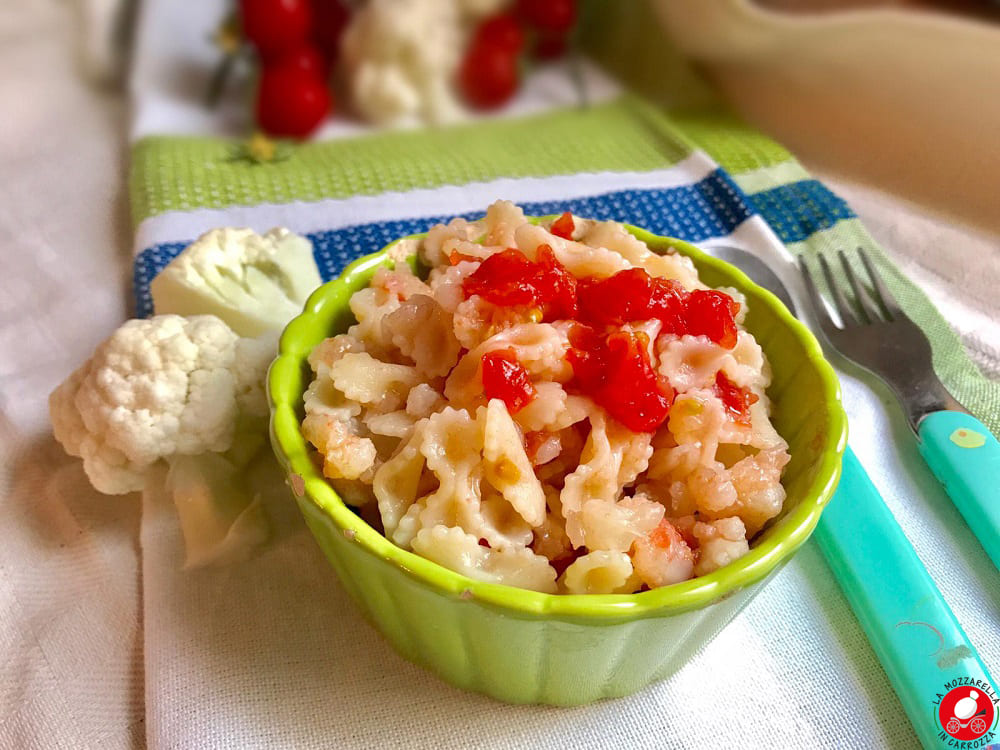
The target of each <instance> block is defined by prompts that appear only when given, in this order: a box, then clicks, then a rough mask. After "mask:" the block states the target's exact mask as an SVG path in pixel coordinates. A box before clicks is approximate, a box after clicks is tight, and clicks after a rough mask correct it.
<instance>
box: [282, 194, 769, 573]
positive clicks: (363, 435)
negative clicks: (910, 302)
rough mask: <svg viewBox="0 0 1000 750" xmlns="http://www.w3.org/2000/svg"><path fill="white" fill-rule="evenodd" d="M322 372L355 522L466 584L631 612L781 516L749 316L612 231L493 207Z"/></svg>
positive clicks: (319, 363) (326, 411) (383, 298)
mask: <svg viewBox="0 0 1000 750" xmlns="http://www.w3.org/2000/svg"><path fill="white" fill-rule="evenodd" d="M408 252H418V253H419V256H420V259H421V260H422V261H423V263H424V264H425V265H426V266H428V267H430V269H431V270H430V273H429V274H428V275H427V278H426V279H421V278H418V277H417V276H416V275H414V273H413V272H412V271H411V270H410V268H409V266H408V265H407V264H406V263H405V262H397V263H396V267H395V269H394V270H389V269H380V270H379V271H378V272H376V274H375V276H374V277H373V278H372V281H371V284H370V285H369V286H368V287H367V288H365V289H362V290H360V291H358V292H357V293H355V294H354V296H353V297H352V298H351V301H350V308H351V311H352V312H353V313H354V316H355V318H356V320H357V323H356V324H355V325H353V326H351V327H350V328H349V329H348V330H347V332H346V333H343V334H340V335H338V336H333V337H332V338H328V339H326V340H325V341H323V342H322V343H321V344H319V345H318V346H317V347H316V348H315V350H314V351H313V352H312V354H311V355H310V357H309V363H310V365H311V366H312V369H313V372H314V373H315V378H314V380H313V382H312V384H311V385H310V386H309V389H308V390H307V391H306V394H305V419H304V421H303V423H302V429H303V433H304V435H305V437H306V439H307V440H309V442H310V443H311V444H312V445H313V446H314V447H315V448H316V449H317V451H318V454H319V455H318V456H317V460H321V462H322V467H323V473H324V475H325V476H326V477H327V478H328V479H329V480H330V482H331V484H332V485H333V487H334V488H335V489H336V491H337V492H338V493H339V494H340V496H341V497H342V498H343V499H344V501H345V502H347V503H349V504H351V505H353V506H356V507H359V508H360V512H361V514H362V515H363V517H365V518H366V519H368V520H369V521H372V522H374V523H375V525H376V526H379V525H380V526H381V530H382V532H383V533H384V534H385V535H386V537H388V538H389V539H390V540H392V541H393V542H394V543H395V544H397V545H399V546H400V547H403V548H405V549H408V550H412V551H413V552H415V553H417V554H419V555H422V556H423V557H426V558H428V559H430V560H433V561H435V562H437V563H439V564H441V565H443V566H445V567H447V568H450V569H452V570H455V571H457V572H459V573H462V574H464V575H467V576H469V577H470V578H474V579H478V580H483V581H492V582H497V583H504V584H508V585H511V586H519V587H523V588H527V589H534V590H537V591H545V592H561V593H631V592H636V591H640V590H643V589H646V588H654V587H657V586H664V585H667V584H671V583H676V582H678V581H683V580H686V579H688V578H691V577H693V576H697V575H702V574H705V573H709V572H711V571H713V570H715V569H717V568H719V567H721V566H723V565H725V564H727V563H729V562H731V561H733V560H736V559H737V558H739V557H741V556H742V555H744V554H746V552H747V551H748V541H747V540H748V539H751V538H752V537H753V536H754V535H755V534H756V533H757V532H758V531H760V529H761V528H762V527H763V526H764V524H765V523H766V522H767V521H768V520H769V519H771V518H773V517H774V516H775V515H777V514H778V513H779V512H780V510H781V506H782V503H783V502H784V499H785V491H784V489H783V488H782V486H781V483H780V479H781V472H782V469H783V468H784V466H785V464H786V463H787V462H788V460H789V456H788V452H787V448H788V446H787V443H786V442H785V441H784V440H783V439H782V438H781V436H780V435H778V433H777V432H776V431H775V429H774V428H773V427H772V425H771V422H770V419H769V416H768V415H769V402H768V398H767V395H766V393H765V389H766V388H767V386H768V384H769V382H770V369H769V367H768V363H767V359H766V358H765V356H764V353H763V352H762V351H761V348H760V346H759V345H758V344H757V342H756V341H755V340H754V337H753V336H752V335H751V334H750V333H748V332H747V331H745V330H744V329H743V327H742V321H743V316H744V307H743V298H742V296H741V295H740V294H739V292H737V291H736V290H733V289H709V288H707V287H706V286H705V285H704V284H703V283H701V281H699V279H698V274H697V272H696V271H695V268H694V265H693V264H692V263H691V261H690V260H689V259H687V258H685V257H684V256H682V255H679V254H667V255H659V254H656V253H653V252H652V251H650V250H649V248H648V247H647V246H646V245H645V244H644V243H643V242H641V241H640V240H639V239H637V238H636V237H634V236H633V235H631V234H630V233H629V232H627V231H626V230H625V229H624V228H623V227H622V226H621V225H620V224H617V223H615V222H608V221H604V222H599V221H591V220H587V219H581V218H578V217H574V216H571V215H570V214H563V215H562V216H561V217H559V218H558V219H556V220H555V221H553V222H550V223H547V224H542V225H535V224H531V223H529V222H528V221H526V220H525V217H524V213H523V212H522V211H521V209H520V208H518V207H517V206H515V205H513V204H511V203H509V202H506V201H499V202H497V203H494V204H493V205H492V206H490V208H489V210H488V212H487V214H486V217H485V218H484V219H483V220H481V221H476V222H467V221H465V220H463V219H454V220H452V221H451V222H450V223H448V224H447V225H438V226H435V227H434V228H433V229H431V230H430V232H429V233H428V235H427V237H426V239H424V240H422V241H420V242H419V243H418V242H416V241H403V242H402V243H399V244H398V245H397V246H395V247H394V248H393V250H392V251H390V253H391V254H392V255H393V257H394V258H395V259H396V260H401V259H402V258H403V257H405V256H406V253H408Z"/></svg>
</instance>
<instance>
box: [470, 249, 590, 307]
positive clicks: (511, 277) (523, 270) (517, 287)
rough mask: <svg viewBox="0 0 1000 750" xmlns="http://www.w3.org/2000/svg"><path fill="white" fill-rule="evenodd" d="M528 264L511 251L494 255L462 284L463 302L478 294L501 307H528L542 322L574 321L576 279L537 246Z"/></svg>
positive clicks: (520, 255) (523, 256)
mask: <svg viewBox="0 0 1000 750" xmlns="http://www.w3.org/2000/svg"><path fill="white" fill-rule="evenodd" d="M536 254H537V257H538V260H537V261H535V262H532V261H530V260H528V258H527V257H526V256H525V255H524V253H522V252H521V251H520V250H515V249H513V248H511V249H509V250H504V251H503V252H500V253H494V254H493V255H491V256H490V257H488V258H487V259H486V260H484V261H483V262H482V264H481V265H480V266H479V268H477V269H476V270H475V271H473V272H472V273H471V274H469V275H468V276H467V277H466V278H465V281H464V282H463V283H462V291H463V292H464V294H465V296H466V298H468V297H470V296H472V295H473V294H478V295H479V296H480V297H482V298H483V299H485V300H487V301H488V302H492V303H493V304H495V305H501V306H514V305H532V306H535V307H539V308H541V310H542V312H543V316H544V318H543V319H548V320H554V319H559V318H575V317H576V313H577V307H576V277H575V276H573V274H571V273H570V272H569V271H567V270H566V269H565V268H564V267H563V265H562V264H561V263H560V262H559V261H558V259H556V257H555V254H554V253H553V252H552V248H551V247H549V246H548V245H539V247H538V249H537V251H536Z"/></svg>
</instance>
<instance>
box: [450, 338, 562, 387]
mask: <svg viewBox="0 0 1000 750" xmlns="http://www.w3.org/2000/svg"><path fill="white" fill-rule="evenodd" d="M500 349H512V350H513V351H514V356H515V357H516V358H517V361H518V362H520V363H521V366H522V367H524V369H525V370H527V371H528V373H529V374H531V375H532V376H533V377H536V378H538V379H542V380H553V381H556V382H565V381H567V380H569V379H570V377H571V376H572V373H573V370H572V367H571V366H570V364H569V362H567V361H566V352H567V351H568V349H569V337H568V335H567V333H566V331H565V330H564V329H562V328H561V327H557V326H554V325H551V324H549V323H522V324H519V325H516V326H513V327H511V328H507V329H505V330H503V331H500V332H499V333H497V334H496V335H494V336H491V337H490V338H488V339H487V340H486V341H484V342H483V343H481V344H480V345H479V346H477V347H476V348H475V349H473V350H471V351H470V352H469V353H468V354H466V355H465V356H463V357H462V358H461V359H459V361H458V365H456V366H455V369H453V370H452V371H451V374H450V375H449V376H448V379H447V381H445V387H444V394H445V396H446V397H447V398H448V400H449V401H451V402H452V403H455V404H459V405H461V406H472V405H479V404H480V403H481V402H482V392H483V379H482V360H483V355H485V354H488V353H489V352H492V351H497V350H500Z"/></svg>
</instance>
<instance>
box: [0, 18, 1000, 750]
mask: <svg viewBox="0 0 1000 750" xmlns="http://www.w3.org/2000/svg"><path fill="white" fill-rule="evenodd" d="M71 32H72V24H71V18H70V16H69V13H68V10H67V9H66V8H64V7H62V6H61V5H58V4H56V3H54V2H52V1H51V0H48V1H42V2H38V3H33V4H18V6H17V8H16V10H15V9H14V8H13V7H12V6H10V5H8V6H5V7H0V40H3V42H4V43H3V45H0V94H2V95H3V101H5V102H8V103H12V106H11V109H10V110H9V111H8V113H7V114H6V116H5V117H4V118H0V173H2V174H3V175H4V180H3V182H2V183H0V242H2V245H0V247H2V248H3V252H2V254H0V311H2V313H0V341H2V343H3V346H4V352H5V353H4V356H3V358H2V360H0V469H2V472H0V523H2V527H3V529H4V541H3V544H0V653H2V654H3V659H2V661H0V665H2V666H0V747H2V748H7V747H10V748H50V747H57V748H58V747H66V748H102V750H103V749H105V748H106V749H108V750H111V749H112V748H119V747H134V746H140V745H142V744H143V742H144V737H145V736H147V729H148V738H149V741H150V745H151V746H152V747H225V748H230V747H232V748H237V747H238V748H243V747H252V746H269V747H344V748H353V747H357V748H368V747H390V748H392V747H401V748H402V747H406V748H425V747H426V748H460V747H494V748H503V747H538V748H550V747H551V748H564V747H578V748H599V747H600V748H603V747H698V746H704V745H711V746H726V745H727V744H729V745H733V746H739V747H805V746H809V745H810V744H815V745H820V744H822V745H833V746H839V747H912V746H914V743H915V740H914V738H913V736H912V731H911V730H910V728H909V726H908V724H907V722H906V718H905V715H904V714H903V713H902V710H901V708H900V706H899V704H898V701H897V700H896V698H895V695H894V694H893V692H892V690H891V687H890V686H889V684H888V682H887V680H886V679H885V677H884V675H883V674H882V672H881V669H880V667H879V665H878V663H877V661H876V660H875V657H874V655H873V654H872V652H871V650H870V648H869V647H868V645H867V643H866V641H865V639H864V636H863V634H862V633H861V631H860V630H859V628H858V626H857V624H856V622H855V621H854V620H853V617H852V615H851V614H850V611H849V610H848V609H847V607H846V604H845V602H844V600H843V598H842V597H841V595H840V593H839V591H838V589H837V587H836V584H835V582H834V581H833V580H832V578H831V576H830V575H829V574H828V572H827V570H826V568H825V566H824V564H823V562H822V559H821V558H820V556H819V553H818V551H817V550H816V548H815V547H814V546H813V545H812V544H807V545H806V547H805V548H804V549H803V550H802V551H801V553H800V554H799V555H798V556H797V557H796V559H795V560H794V561H793V563H791V564H790V565H789V566H788V567H786V568H785V569H784V570H783V571H782V572H781V573H780V574H779V576H778V577H777V578H776V579H775V580H774V582H773V583H772V584H771V585H770V586H768V587H767V589H766V590H765V591H763V592H762V593H761V594H760V595H759V596H758V597H757V598H756V599H755V600H754V601H753V602H752V603H751V604H750V606H749V607H748V608H747V609H746V610H745V611H744V612H743V613H742V614H741V615H740V616H739V617H737V618H736V620H735V621H734V622H733V623H732V625H731V626H730V627H729V628H727V629H726V630H725V631H724V632H723V633H722V634H721V635H720V636H719V637H718V638H717V639H716V640H715V641H714V642H713V643H712V644H711V645H710V646H709V647H708V648H707V649H706V650H705V651H704V652H703V653H701V654H699V655H698V656H697V657H696V658H695V659H694V660H693V661H692V662H691V663H690V664H689V665H688V666H687V667H686V668H685V669H684V670H683V671H682V672H680V673H679V674H678V675H676V676H675V677H674V678H673V679H671V680H669V681H667V682H665V683H662V684H660V685H656V686H653V687H651V688H649V689H647V690H645V691H643V692H642V693H640V694H639V695H637V696H634V697H632V698H628V699H623V700H618V701H610V702H605V703H602V704H599V705H596V706H591V707H584V708H578V709H570V710H566V709H552V708H542V707H511V706H505V705H502V704H498V703H496V702H494V701H491V700H489V699H486V698H482V697H479V696H474V695H466V694H463V693H460V692H458V691H456V690H453V689H451V688H449V687H447V686H445V685H443V684H442V683H440V682H438V681H437V680H436V679H434V678H432V677H431V676H429V675H427V674H425V673H424V672H422V671H421V670H419V669H417V668H415V667H412V666H411V665H409V664H407V663H406V662H404V661H403V660H401V659H400V658H399V657H397V656H396V655H395V654H394V653H393V652H392V651H391V649H390V648H389V647H388V646H387V644H386V643H385V642H384V641H382V640H381V639H380V638H379V637H378V636H377V635H376V634H375V633H374V631H373V630H372V629H371V628H370V626H368V625H367V623H365V622H364V621H363V619H362V618H361V617H360V616H359V615H358V613H357V612H356V610H355V609H354V607H353V606H352V605H351V604H350V602H349V601H348V600H347V597H346V595H345V594H344V592H343V590H342V589H341V588H340V587H339V586H338V585H337V584H336V582H335V580H334V578H333V575H332V572H331V571H330V570H329V568H328V566H327V565H326V563H325V561H324V560H323V559H322V557H321V555H320V553H319V551H318V549H317V548H316V546H315V545H314V544H313V543H312V541H311V540H310V539H309V536H308V532H307V531H306V530H305V528H304V525H303V524H302V522H301V520H300V518H299V517H298V516H297V515H296V511H295V508H294V506H293V504H292V503H291V502H289V501H288V498H287V497H286V496H285V495H284V494H282V493H275V494H274V495H273V497H272V498H270V499H269V503H268V512H269V514H270V516H271V518H272V520H273V521H274V524H275V529H276V538H275V540H274V542H273V544H272V545H271V546H269V547H268V548H267V549H266V550H265V552H264V553H263V554H262V555H260V556H258V557H257V558H255V559H253V560H251V561H249V562H248V563H246V564H245V565H244V566H241V567H238V568H230V569H225V570H222V571H214V572H213V571H201V572H195V573H191V574H181V573H180V572H179V568H180V561H179V550H180V540H179V534H178V530H177V527H176V523H175V522H174V521H173V517H172V511H170V508H169V507H168V506H166V507H165V506H164V503H163V499H162V498H161V497H158V496H157V494H156V493H149V494H148V495H147V497H146V498H145V504H144V507H143V511H142V512H143V524H142V545H143V549H144V551H145V553H146V554H145V559H144V560H143V562H142V566H143V579H142V582H140V578H139V566H140V560H139V553H138V541H139V539H138V537H139V498H138V496H136V495H133V496H128V497H122V498H106V497H101V496H99V495H97V494H96V493H94V492H93V491H92V490H90V489H89V488H88V487H87V485H86V480H85V478H84V475H83V472H82V470H81V468H80V465H79V462H78V461H76V460H75V459H69V458H68V457H66V456H64V455H62V453H61V451H60V450H59V448H58V446H57V445H56V444H55V443H54V441H53V440H52V438H51V434H50V431H49V429H48V426H47V413H46V403H45V398H46V396H47V394H48V392H49V391H50V390H51V388H52V387H53V386H54V385H55V384H56V383H57V382H58V381H59V380H61V379H62V378H63V377H65V375H67V374H68V372H69V371H70V370H71V369H72V368H73V367H75V366H76V365H77V364H78V363H79V362H80V361H82V359H83V358H84V357H86V356H88V355H89V353H90V351H91V350H92V348H93V346H94V345H95V344H96V343H97V342H98V341H100V340H101V339H103V338H104V337H105V336H107V335H108V333H110V331H111V330H112V329H113V328H114V327H115V325H117V323H118V322H120V321H121V320H122V319H123V318H124V317H125V316H126V310H125V303H124V300H125V299H127V294H126V291H125V290H126V281H125V279H126V277H127V275H128V269H129V258H128V256H129V252H128V247H129V245H130V244H131V241H130V238H129V236H128V231H129V230H128V225H127V220H126V217H125V213H124V210H123V200H122V191H123V185H124V183H123V169H122V159H123V153H124V151H123V147H122V132H123V106H122V104H121V102H120V101H116V100H113V99H109V98H103V97H100V96H98V95H96V94H95V93H94V92H92V91H90V90H87V89H86V88H85V87H84V86H83V84H82V83H81V82H80V81H79V80H78V79H77V78H76V76H75V74H74V71H73V69H72V66H71V63H70V60H71V54H70V51H69V46H70V45H69V40H70V38H71ZM39 92H44V95H39ZM68 123H69V124H71V125H72V127H71V128H70V127H67V124H68ZM833 187H834V188H835V189H838V190H840V191H841V192H842V194H846V196H847V197H848V199H849V200H851V203H852V207H853V208H854V209H855V210H856V211H857V212H858V213H859V214H860V215H861V216H862V218H864V219H865V220H866V221H867V222H868V224H869V226H870V228H871V229H872V232H873V234H874V235H875V237H876V239H878V240H880V241H881V242H882V243H883V244H884V245H886V246H887V247H888V248H889V249H890V250H891V251H893V252H894V253H896V254H898V255H897V258H901V259H902V261H903V262H904V267H906V268H908V269H909V268H913V269H915V271H914V273H915V275H914V278H915V279H916V280H917V281H918V282H919V283H921V284H922V285H923V286H924V288H925V289H926V290H927V291H928V293H929V294H930V295H931V297H932V298H933V299H935V300H936V301H938V303H939V304H941V305H942V306H943V307H945V306H948V307H947V308H946V309H948V310H953V311H954V317H952V319H953V320H955V321H956V323H963V322H964V321H965V320H967V319H970V318H967V317H966V315H967V314H968V315H970V316H972V315H975V314H976V313H977V311H978V312H979V313H984V314H985V313H987V312H988V311H989V310H991V309H994V308H990V307H989V303H988V300H987V301H985V302H983V301H981V300H979V299H977V298H976V297H975V296H974V295H970V294H969V293H968V289H967V286H968V283H969V281H968V279H965V278H963V277H962V274H961V265H960V264H959V265H958V266H954V265H948V264H942V265H940V266H934V265H931V266H930V267H931V268H933V269H934V270H933V271H930V272H929V271H923V272H921V271H920V268H921V267H923V268H927V267H928V264H933V262H934V259H935V257H937V253H938V252H939V250H940V248H941V247H948V248H956V254H958V249H959V248H963V247H976V248H979V249H980V252H981V253H982V256H981V257H983V258H987V259H995V258H996V247H997V242H996V240H997V238H995V237H991V236H989V235H981V234H977V233H974V232H971V231H968V230H967V229H965V228H962V227H959V226H955V225H952V224H949V223H948V222H947V221H943V220H938V219H935V218H934V217H933V215H927V214H926V212H925V211H924V210H922V209H920V208H916V207H913V206H910V205H908V204H905V203H903V202H900V201H898V200H895V199H893V198H891V197H889V196H885V195H879V194H875V193H872V192H870V191H869V190H867V189H862V188H858V187H856V186H854V185H851V184H850V183H847V182H843V181H837V182H835V183H834V184H833ZM990 253H992V255H990ZM984 267H988V266H984ZM938 274H940V275H938ZM996 280H997V276H996V274H994V275H993V276H992V281H993V283H994V285H995V282H996ZM984 283H985V284H989V283H990V282H989V281H986V282H984ZM994 304H995V303H994ZM984 330H985V336H984V337H983V338H984V339H985V340H986V341H987V343H988V344H989V345H991V346H993V347H994V348H995V347H996V339H995V327H994V328H993V329H992V331H991V330H990V326H988V325H987V326H986V327H985V328H984ZM991 334H992V335H991ZM844 386H845V391H846V392H847V395H848V404H849V408H850V411H851V418H852V423H853V424H854V425H855V428H854V433H853V435H854V439H853V445H854V448H855V450H856V452H857V453H858V454H859V456H860V457H861V460H862V462H863V463H864V464H865V465H866V467H867V468H868V469H869V471H870V472H871V473H872V476H873V479H874V480H875V482H876V484H877V485H878V486H879V488H880V489H881V490H882V493H883V496H884V497H885V499H886V501H887V503H889V505H890V507H891V508H892V510H893V511H894V512H895V513H896V515H897V518H899V520H900V522H901V524H902V525H903V527H904V529H905V531H906V532H907V534H908V535H909V536H910V538H911V540H912V541H913V542H914V545H915V547H916V548H917V551H918V552H919V553H920V555H921V557H922V558H923V559H924V561H925V562H926V564H927V566H928V569H929V570H930V572H931V574H932V575H933V576H934V577H935V579H936V580H937V582H938V584H939V586H940V587H941V588H942V590H943V591H944V593H945V596H946V597H947V598H948V600H949V602H950V603H951V604H952V607H953V608H954V610H955V613H956V615H957V616H958V617H959V619H960V620H961V621H962V622H963V624H964V625H965V628H966V630H967V632H968V634H969V636H970V638H971V639H972V640H973V642H975V643H976V644H977V645H978V647H979V649H980V653H981V655H982V656H983V658H984V659H985V661H986V663H987V666H988V667H989V668H990V669H991V671H992V672H993V674H994V675H997V674H1000V650H998V649H1000V638H998V637H997V633H998V632H1000V604H998V602H1000V579H998V577H997V575H996V572H995V571H993V570H992V569H990V568H989V566H988V563H986V562H985V557H984V556H983V555H982V553H981V552H980V551H979V550H978V548H977V546H976V543H975V540H974V538H973V537H972V535H971V533H970V532H968V530H967V529H966V528H965V527H964V525H963V524H962V523H961V521H960V519H959V517H958V515H957V513H956V512H955V511H954V509H953V508H952V506H951V505H950V503H949V502H948V500H947V499H946V498H945V496H944V495H943V493H942V492H941V491H940V489H938V488H937V486H936V484H935V483H934V481H933V479H932V478H931V477H930V474H929V472H928V471H927V469H926V468H925V467H924V466H923V464H922V463H921V461H920V459H919V457H918V456H917V453H916V449H915V446H914V445H913V443H912V441H911V440H910V439H909V435H908V433H907V432H906V429H905V427H903V426H902V425H901V424H900V423H899V421H898V420H893V419H891V418H890V414H894V413H895V412H894V411H893V410H892V405H891V401H890V399H889V397H888V395H887V394H886V393H884V392H881V391H879V392H877V393H876V394H875V395H876V398H875V399H872V398H871V397H870V395H868V394H867V388H866V387H865V386H864V385H862V384H860V383H856V382H854V381H851V380H847V381H845V383H844ZM858 424H865V425H866V426H865V428H863V429H859V428H858V427H857V425H858ZM886 435H890V436H892V440H886V439H885V436H886ZM272 480H274V477H273V476H272ZM261 481H263V478H262V479H261ZM143 602H145V613H146V616H145V620H146V624H147V628H146V636H145V637H146V642H145V649H143V628H142V622H143V614H142V612H143ZM153 618H155V623H154V622H152V619H153ZM154 624H155V628H154V627H152V626H154ZM151 630H153V631H154V632H156V633H157V640H155V641H151V639H150V631H151ZM144 653H145V657H144V656H143V654H144ZM144 658H145V663H146V671H147V674H146V679H145V688H144V687H143V661H144ZM144 689H145V694H146V696H147V700H146V701H144V698H143V690H144ZM154 699H155V700H154ZM706 702H708V703H709V704H710V706H711V707H710V708H706ZM144 703H145V705H144ZM720 706H722V707H724V708H723V709H722V710H720V708H719V707H720ZM147 716H148V719H147ZM144 722H145V724H148V727H147V726H145V724H144Z"/></svg>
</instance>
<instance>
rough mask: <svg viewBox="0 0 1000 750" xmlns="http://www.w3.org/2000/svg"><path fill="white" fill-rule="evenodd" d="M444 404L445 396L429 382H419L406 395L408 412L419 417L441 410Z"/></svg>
mask: <svg viewBox="0 0 1000 750" xmlns="http://www.w3.org/2000/svg"><path fill="white" fill-rule="evenodd" d="M444 405H445V400H444V396H442V395H441V394H440V393H439V392H438V391H437V389H435V388H434V386H432V385H430V384H429V383H417V384H416V385H415V386H413V387H412V388H411V389H410V392H409V393H408V394H407V396H406V413H407V414H409V415H410V416H411V417H415V418H417V419H422V418H424V417H429V416H430V415H431V414H433V413H434V412H436V411H441V409H442V408H444Z"/></svg>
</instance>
